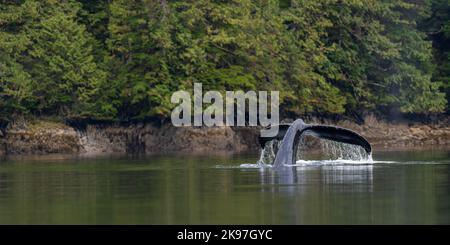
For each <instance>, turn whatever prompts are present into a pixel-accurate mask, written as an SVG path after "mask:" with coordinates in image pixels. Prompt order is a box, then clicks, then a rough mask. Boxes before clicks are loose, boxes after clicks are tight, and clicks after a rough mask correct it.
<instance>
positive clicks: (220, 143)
mask: <svg viewBox="0 0 450 245" xmlns="http://www.w3.org/2000/svg"><path fill="white" fill-rule="evenodd" d="M449 121H450V119H449V120H444V121H442V120H440V121H439V122H435V123H419V122H408V121H403V122H386V121H380V120H377V119H376V118H375V117H371V116H369V117H366V118H365V122H364V124H356V123H354V122H351V121H345V120H344V121H342V120H341V121H330V120H317V119H311V120H308V121H307V122H308V123H322V124H333V125H338V126H342V127H346V128H349V129H352V130H354V131H356V132H358V133H360V134H361V135H363V136H364V137H366V138H367V140H368V141H369V142H370V143H371V144H372V146H373V148H374V150H396V149H409V148H450V123H449ZM258 135H259V130H258V129H257V128H242V127H234V128H231V127H213V128H207V127H198V128H197V127H173V126H172V125H163V126H155V125H152V124H149V123H137V124H130V125H127V126H124V125H114V124H89V125H86V127H84V128H83V129H79V128H74V127H71V126H68V125H65V124H63V123H55V122H48V121H33V122H25V123H12V124H10V125H8V127H6V128H5V129H3V130H2V131H0V156H2V155H3V156H4V155H8V154H9V155H22V154H50V153H63V154H73V153H75V154H77V153H146V154H147V153H148V154H161V153H172V152H176V153H190V154H215V153H242V152H258V151H259V144H258Z"/></svg>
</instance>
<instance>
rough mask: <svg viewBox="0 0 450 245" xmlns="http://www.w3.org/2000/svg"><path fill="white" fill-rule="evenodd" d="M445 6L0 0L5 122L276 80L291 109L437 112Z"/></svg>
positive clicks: (447, 30) (424, 2)
mask: <svg viewBox="0 0 450 245" xmlns="http://www.w3.org/2000/svg"><path fill="white" fill-rule="evenodd" d="M449 6H450V4H449V2H448V0H420V1H413V0H401V1H396V0H367V1H366V0H341V1H338V0H257V1H255V0H227V1H224V0H196V1H178V0H131V1H129V0H112V1H109V0H108V1H107V0H101V1H87V0H78V1H76V0H61V1H56V0H46V1H37V0H23V1H6V0H3V1H0V61H1V63H0V95H1V97H0V118H7V117H11V116H12V115H15V114H26V113H30V114H37V115H58V116H61V117H72V116H75V117H91V118H97V119H121V120H128V119H145V118H149V117H158V118H161V119H164V118H167V117H168V116H169V115H170V111H171V109H172V108H173V107H174V106H175V105H173V104H171V103H170V96H171V94H172V93H173V92H174V91H177V90H179V89H188V90H189V89H191V88H192V86H193V83H194V82H201V83H203V87H204V89H205V90H206V89H207V90H212V89H214V90H218V91H222V92H223V91H226V90H278V91H280V95H281V110H282V112H283V113H285V114H287V115H292V116H298V115H303V114H307V113H321V114H343V113H354V112H356V113H359V112H363V111H373V112H381V113H385V112H388V111H390V110H392V109H394V110H398V111H400V112H408V113H410V112H412V113H434V112H442V111H443V110H444V109H445V107H446V102H447V100H446V99H445V94H444V93H443V92H442V91H444V92H446V93H447V96H448V97H447V99H448V98H450V89H449V87H450V85H449V80H450V78H449V75H448V74H450V55H449V53H450V48H449V46H448V44H449V43H450V42H449V40H448V39H449V38H450V21H449V13H450V11H449V9H450V7H449ZM418 24H420V26H418ZM419 27H420V28H419ZM429 37H431V39H432V41H433V42H431V41H429V40H428V38H429ZM432 43H433V45H432Z"/></svg>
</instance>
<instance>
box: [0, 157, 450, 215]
mask: <svg viewBox="0 0 450 245" xmlns="http://www.w3.org/2000/svg"><path fill="white" fill-rule="evenodd" d="M255 158H256V157H254V156H253V157H248V158H247V157H236V158H211V157H209V158H187V157H170V158H157V157H148V158H129V157H125V158H119V159H115V158H111V159H89V158H87V159H72V160H70V159H64V160H57V159H54V160H41V161H38V160H33V161H25V160H15V161H6V162H1V163H0V223H2V224H61V223H62V224H73V223H75V224H230V223H231V224H404V223H406V224H448V223H450V195H449V193H450V174H449V173H450V165H449V164H448V160H449V159H450V158H449V157H442V156H439V157H433V156H427V160H426V161H425V160H421V161H420V162H421V163H420V164H397V163H389V164H386V163H375V164H344V163H339V164H325V165H311V166H307V165H299V166H294V167H287V168H284V169H277V170H275V169H271V168H247V169H243V168H240V167H239V165H240V164H241V163H243V162H251V161H254V159H255ZM385 159H387V160H398V161H400V162H402V161H411V160H414V159H418V158H417V157H415V158H414V159H410V158H407V157H406V156H402V159H396V155H391V156H389V155H386V156H385ZM427 161H433V162H441V164H427ZM220 162H221V163H223V162H226V163H227V164H228V166H230V165H231V166H232V167H229V168H216V167H215V165H216V164H217V163H220Z"/></svg>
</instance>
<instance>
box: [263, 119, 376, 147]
mask: <svg viewBox="0 0 450 245" xmlns="http://www.w3.org/2000/svg"><path fill="white" fill-rule="evenodd" d="M291 125H292V124H280V125H278V127H279V130H278V134H277V135H276V136H275V137H260V138H259V143H260V145H261V148H264V146H265V144H266V142H268V141H271V140H274V139H276V140H279V141H281V140H283V139H284V137H285V135H286V133H287V132H288V129H289V127H290V126H291ZM295 134H296V135H295V140H294V142H293V143H294V145H295V146H296V143H297V142H298V139H299V138H300V137H301V136H302V135H312V136H314V137H317V138H321V139H327V140H332V141H337V142H342V143H347V144H352V145H358V146H361V147H362V148H363V149H364V150H365V151H366V152H367V153H368V154H370V153H371V152H372V147H371V146H370V144H369V142H368V141H367V140H366V139H365V138H364V137H362V136H361V135H359V134H358V133H356V132H354V131H352V130H350V129H346V128H341V127H337V126H330V125H320V124H304V123H303V125H302V127H301V128H299V129H298V130H297V132H295Z"/></svg>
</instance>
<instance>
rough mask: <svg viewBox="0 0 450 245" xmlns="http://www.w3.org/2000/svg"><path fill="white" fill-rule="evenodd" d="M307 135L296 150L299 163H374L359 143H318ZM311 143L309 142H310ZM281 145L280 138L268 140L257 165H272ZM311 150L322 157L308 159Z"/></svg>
mask: <svg viewBox="0 0 450 245" xmlns="http://www.w3.org/2000/svg"><path fill="white" fill-rule="evenodd" d="M305 138H306V136H302V137H301V138H300V139H299V144H298V146H297V147H298V148H297V151H296V164H295V165H289V164H284V165H285V166H297V165H301V166H304V165H332V164H371V163H373V159H372V153H367V152H366V151H365V150H364V148H362V147H361V146H358V145H353V144H347V143H342V142H336V141H332V140H325V139H320V140H319V139H318V138H316V139H317V140H318V143H317V142H316V143H315V144H314V143H311V142H314V141H311V140H305ZM308 143H309V144H308ZM280 145H281V141H279V140H271V141H268V142H266V144H265V146H264V148H263V149H262V150H261V153H260V157H259V160H258V162H257V165H258V166H260V167H263V166H271V165H272V163H273V162H274V160H275V157H276V155H277V152H278V149H279V147H280ZM311 152H315V153H316V154H318V155H320V159H317V160H310V159H307V158H308V157H309V155H310V153H311Z"/></svg>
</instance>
